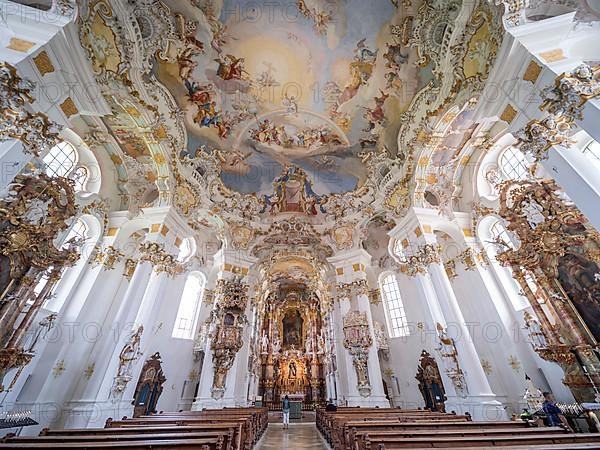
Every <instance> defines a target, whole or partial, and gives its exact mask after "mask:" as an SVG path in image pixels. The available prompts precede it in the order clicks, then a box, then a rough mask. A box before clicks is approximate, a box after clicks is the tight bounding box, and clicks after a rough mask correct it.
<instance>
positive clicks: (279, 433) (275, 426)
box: [256, 423, 327, 450]
mask: <svg viewBox="0 0 600 450" xmlns="http://www.w3.org/2000/svg"><path fill="white" fill-rule="evenodd" d="M286 449H290V450H308V449H310V450H327V446H326V444H325V441H324V440H323V439H322V438H321V436H320V435H319V432H318V431H317V428H316V427H315V424H314V423H293V424H291V425H290V428H289V429H288V430H284V429H283V425H282V424H280V423H270V424H269V428H267V431H266V433H265V435H264V436H263V437H262V439H261V440H260V441H259V443H258V446H257V447H256V450H286Z"/></svg>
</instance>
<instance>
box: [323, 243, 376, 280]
mask: <svg viewBox="0 0 600 450" xmlns="http://www.w3.org/2000/svg"><path fill="white" fill-rule="evenodd" d="M327 261H329V263H331V265H332V266H333V267H334V268H335V277H336V280H337V281H338V282H339V283H352V282H354V281H357V280H366V277H367V272H366V270H367V267H368V266H369V265H370V264H371V255H370V254H369V253H368V252H367V251H366V250H364V249H353V250H348V251H345V252H342V253H339V254H337V255H336V256H332V257H330V258H327Z"/></svg>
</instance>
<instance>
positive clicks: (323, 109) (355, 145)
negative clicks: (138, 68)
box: [154, 0, 432, 195]
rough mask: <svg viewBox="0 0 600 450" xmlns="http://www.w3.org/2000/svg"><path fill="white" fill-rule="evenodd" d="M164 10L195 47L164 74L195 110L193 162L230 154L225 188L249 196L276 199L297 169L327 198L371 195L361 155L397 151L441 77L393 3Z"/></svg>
mask: <svg viewBox="0 0 600 450" xmlns="http://www.w3.org/2000/svg"><path fill="white" fill-rule="evenodd" d="M165 3H166V4H167V5H168V6H169V7H170V8H171V10H172V13H173V17H174V19H175V20H176V22H177V24H178V27H180V29H182V30H186V31H185V33H186V45H185V46H184V47H181V46H172V47H170V48H169V50H168V51H167V53H166V54H165V55H162V57H161V55H160V54H159V55H158V57H157V58H156V65H155V69H154V70H155V74H156V76H157V78H158V79H159V80H160V81H161V82H162V83H163V84H164V85H165V86H166V87H167V88H168V89H169V91H170V92H171V93H172V94H173V96H174V98H175V99H176V101H177V104H178V106H179V107H180V108H181V109H182V110H183V111H184V121H185V127H186V130H187V132H188V146H187V149H186V150H184V152H185V153H187V154H190V155H192V156H193V155H194V154H195V152H196V149H197V148H198V147H200V146H202V145H205V146H207V147H208V148H217V149H219V150H221V151H223V155H224V156H223V159H224V161H223V164H222V180H223V181H224V183H225V185H226V186H227V187H229V188H231V189H234V190H237V191H239V192H242V193H261V194H267V193H269V194H270V193H271V191H272V183H273V181H274V180H275V179H276V177H278V176H279V175H280V173H282V171H284V169H285V168H286V167H288V166H295V167H297V168H299V169H300V170H302V171H304V172H305V173H306V175H307V177H308V179H309V180H310V182H311V183H312V190H313V191H314V192H315V193H317V194H321V195H323V194H325V195H326V194H329V193H343V192H349V191H353V190H355V189H357V188H359V187H361V186H362V185H363V184H364V181H365V179H366V177H367V176H368V172H367V170H366V168H365V166H364V164H363V163H362V161H361V158H360V154H361V152H364V151H365V149H372V148H377V147H380V148H383V147H385V148H386V149H387V150H388V151H389V152H390V154H392V155H395V154H396V153H397V142H396V137H397V134H398V127H399V121H400V116H401V113H402V112H403V111H404V110H406V108H407V106H408V105H409V104H410V102H411V100H412V98H413V97H414V95H415V93H416V92H417V91H418V90H420V89H421V88H422V87H423V86H424V85H426V84H427V83H428V82H429V81H431V79H432V73H431V70H430V67H429V66H428V65H427V64H423V61H419V55H418V52H417V50H416V48H414V47H412V48H411V47H410V46H408V40H409V36H408V31H409V27H410V18H409V17H408V16H407V15H406V13H405V11H406V10H405V9H402V8H399V9H397V8H396V7H395V6H394V5H393V4H392V2H390V1H387V0H385V1H384V0H380V1H377V2H364V1H362V0H349V1H344V2H340V1H336V2H331V1H327V2H314V1H311V2H308V1H307V2H304V1H298V2H286V3H281V4H276V3H275V2H274V3H270V4H261V3H256V2H251V1H245V0H243V1H231V0H227V1H225V2H223V3H222V4H221V5H219V6H217V5H216V2H215V3H210V4H208V3H206V4H202V2H196V5H197V7H194V5H192V4H188V5H187V6H183V5H182V3H183V2H175V1H171V2H168V1H167V2H165ZM269 5H270V6H269ZM169 52H173V54H169Z"/></svg>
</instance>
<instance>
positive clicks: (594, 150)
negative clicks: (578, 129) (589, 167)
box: [582, 141, 600, 162]
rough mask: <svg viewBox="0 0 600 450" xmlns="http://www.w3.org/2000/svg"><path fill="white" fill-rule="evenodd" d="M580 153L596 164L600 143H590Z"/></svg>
mask: <svg viewBox="0 0 600 450" xmlns="http://www.w3.org/2000/svg"><path fill="white" fill-rule="evenodd" d="M582 153H583V154H584V155H585V156H587V157H588V158H590V159H593V160H594V161H596V162H600V142H596V141H592V142H590V143H589V144H588V145H586V147H585V148H584V149H583V150H582Z"/></svg>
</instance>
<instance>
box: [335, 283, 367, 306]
mask: <svg viewBox="0 0 600 450" xmlns="http://www.w3.org/2000/svg"><path fill="white" fill-rule="evenodd" d="M358 295H365V296H369V286H368V284H367V280H355V281H352V282H350V283H340V284H338V285H337V300H338V301H340V300H345V299H347V300H350V299H352V298H354V297H356V296H358Z"/></svg>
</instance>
